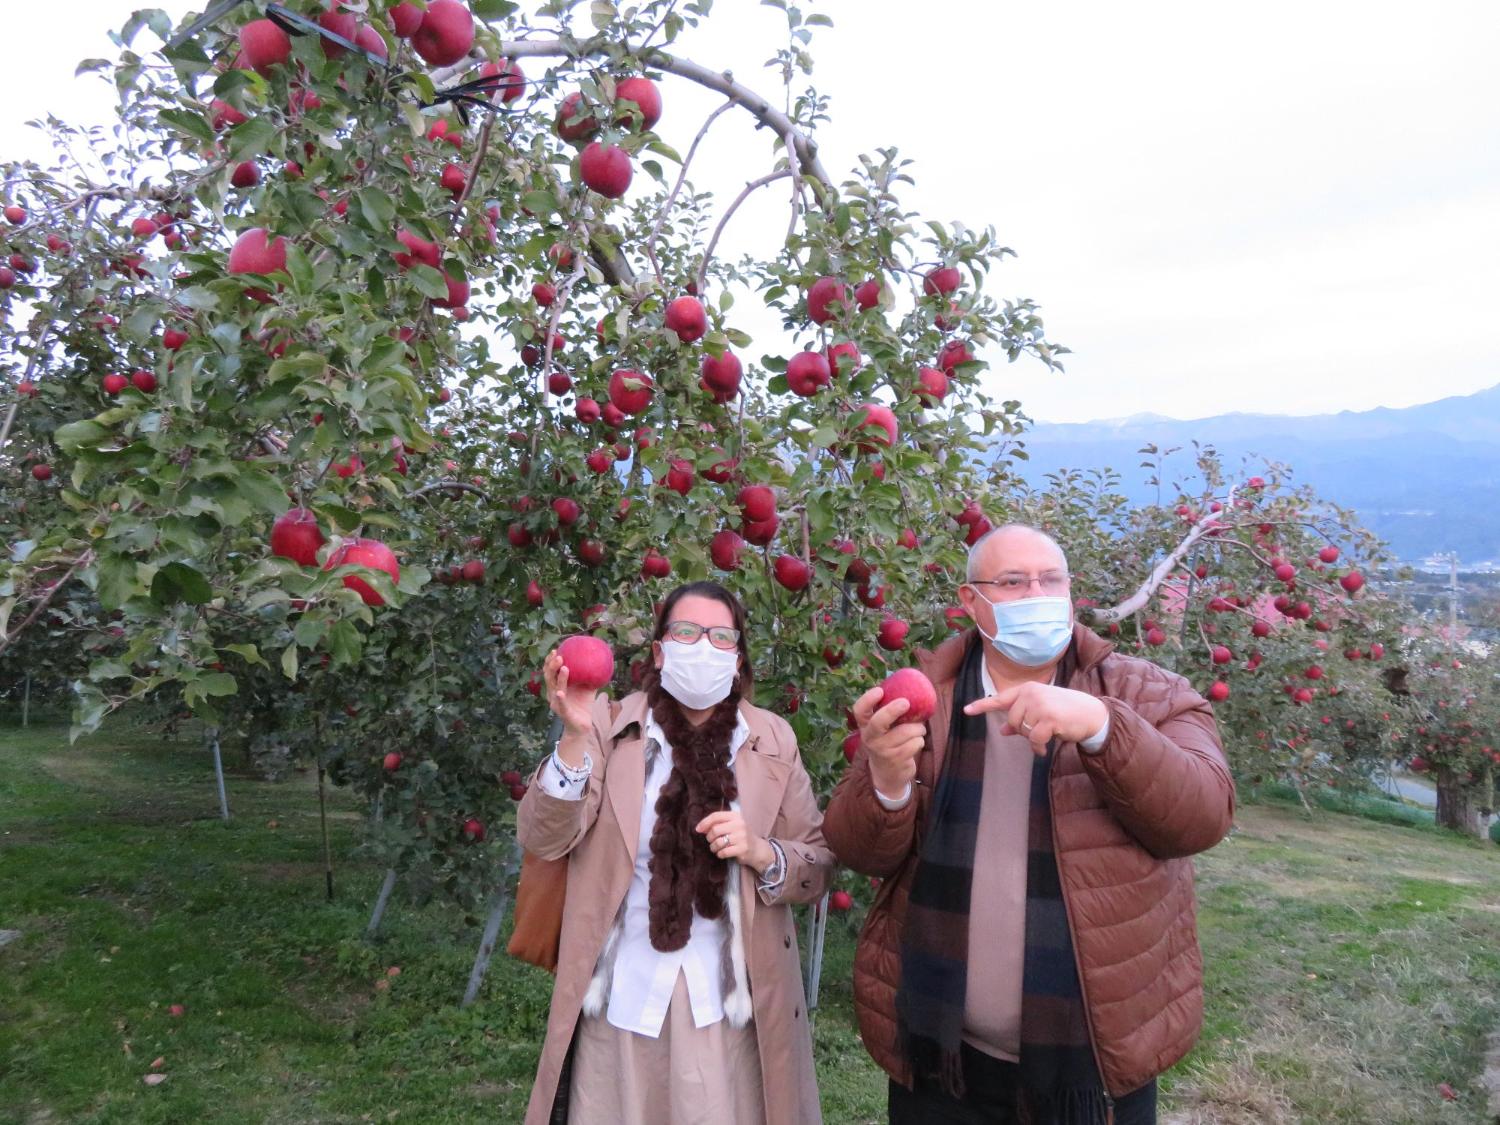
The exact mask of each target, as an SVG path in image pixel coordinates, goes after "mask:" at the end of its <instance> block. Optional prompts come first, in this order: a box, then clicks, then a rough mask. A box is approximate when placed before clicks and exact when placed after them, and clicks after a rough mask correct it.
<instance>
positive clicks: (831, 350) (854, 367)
mask: <svg viewBox="0 0 1500 1125" xmlns="http://www.w3.org/2000/svg"><path fill="white" fill-rule="evenodd" d="M861 362H863V361H862V358H861V356H860V354H859V345H858V344H856V343H854V342H853V341H851V340H843V341H841V342H839V343H837V344H830V345H829V347H828V367H829V370H831V371H832V372H833V373H834V374H835V375H852V374H854V373H855V372H856V371H858V370H859V368H860V364H861Z"/></svg>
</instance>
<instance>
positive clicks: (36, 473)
mask: <svg viewBox="0 0 1500 1125" xmlns="http://www.w3.org/2000/svg"><path fill="white" fill-rule="evenodd" d="M31 479H32V480H40V481H49V480H51V479H52V466H51V465H47V464H41V465H33V466H31Z"/></svg>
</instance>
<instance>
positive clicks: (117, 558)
mask: <svg viewBox="0 0 1500 1125" xmlns="http://www.w3.org/2000/svg"><path fill="white" fill-rule="evenodd" d="M95 574H96V581H97V586H96V592H97V593H98V595H99V604H100V605H101V606H103V607H104V608H105V609H119V608H120V607H121V606H123V605H124V604H125V603H126V602H127V601H129V600H130V599H131V598H133V597H135V595H136V594H138V593H140V591H141V583H140V579H139V576H138V575H137V573H136V564H135V560H134V559H130V558H126V557H125V556H124V555H100V556H99V563H98V566H97V567H96V568H95Z"/></svg>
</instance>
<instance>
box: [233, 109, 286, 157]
mask: <svg viewBox="0 0 1500 1125" xmlns="http://www.w3.org/2000/svg"><path fill="white" fill-rule="evenodd" d="M275 139H276V126H275V124H273V123H272V121H271V119H270V116H269V115H265V116H261V117H252V118H250V120H249V121H242V122H240V123H239V124H238V125H236V126H235V127H234V128H233V129H231V130H229V162H230V163H231V164H238V163H240V162H241V161H242V160H249V159H251V158H252V157H255V156H259V155H261V153H263V152H266V151H267V150H269V149H270V147H271V142H272V141H274V140H275Z"/></svg>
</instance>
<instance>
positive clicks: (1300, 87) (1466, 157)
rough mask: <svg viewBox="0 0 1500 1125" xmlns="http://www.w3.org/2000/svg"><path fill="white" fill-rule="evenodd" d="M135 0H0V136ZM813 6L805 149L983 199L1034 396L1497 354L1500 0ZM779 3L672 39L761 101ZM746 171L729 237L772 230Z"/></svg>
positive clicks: (728, 10) (1344, 403)
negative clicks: (888, 156)
mask: <svg viewBox="0 0 1500 1125" xmlns="http://www.w3.org/2000/svg"><path fill="white" fill-rule="evenodd" d="M137 6H138V5H136V4H134V3H131V2H129V0H125V2H121V0H62V2H61V3H53V4H25V5H22V4H7V5H6V31H5V34H4V36H3V37H0V73H3V74H5V75H6V83H5V85H6V88H7V94H8V97H7V112H6V113H5V115H4V119H3V121H0V149H3V151H5V152H6V153H7V154H8V155H40V154H41V151H42V148H41V145H40V144H39V142H38V140H37V139H35V138H34V137H30V136H28V135H27V134H28V132H29V131H28V130H26V129H25V128H24V127H23V126H22V124H21V123H22V122H23V121H24V120H26V119H27V118H30V117H34V116H37V115H39V114H42V113H44V112H47V111H49V110H50V111H52V112H54V113H57V114H58V115H59V116H66V117H70V118H73V119H81V118H82V119H91V120H96V121H97V120H103V119H104V117H105V115H106V113H107V105H108V93H107V91H106V90H105V89H104V88H103V87H102V86H101V85H99V84H98V83H97V80H92V79H80V80H75V79H73V77H72V72H73V67H74V64H75V63H76V62H77V60H78V59H80V58H83V57H86V56H91V55H101V54H109V53H112V51H111V49H110V47H109V44H108V42H107V40H106V39H105V37H104V31H105V30H106V29H107V28H109V27H118V26H119V25H120V24H121V23H123V22H124V20H125V18H127V16H128V15H129V12H130V11H131V10H132V9H133V8H135V7H137ZM160 6H163V7H166V8H167V9H168V10H169V11H172V12H174V13H178V14H180V13H181V12H183V11H184V10H187V9H188V8H190V7H192V8H199V7H201V6H202V5H201V3H199V4H193V5H189V4H185V3H177V2H172V0H167V2H165V3H162V4H161V5H160ZM817 7H818V10H822V11H825V12H827V13H828V14H830V15H832V16H833V18H834V21H835V25H836V26H835V27H834V28H833V29H831V30H829V29H820V30H819V32H818V36H817V38H816V39H815V40H814V43H813V46H812V50H813V53H814V55H815V57H816V59H817V71H816V74H815V75H814V81H815V83H816V85H817V86H818V88H819V90H820V91H822V92H823V93H825V94H828V95H831V96H832V98H833V105H832V113H833V118H834V121H833V125H832V127H828V128H825V129H824V130H823V131H822V132H821V134H820V140H821V143H822V146H823V158H824V163H825V165H826V166H827V167H828V168H829V169H830V171H831V172H833V173H834V174H835V175H836V176H837V175H840V174H841V173H842V172H843V171H844V170H845V169H847V168H849V167H850V166H852V164H853V162H854V159H855V156H856V154H857V153H858V152H861V151H870V150H873V149H874V148H876V147H877V146H890V145H894V146H896V147H898V148H900V149H901V151H902V153H903V154H904V155H906V156H909V157H911V158H913V159H914V160H915V161H916V166H915V169H914V173H915V175H916V178H917V188H916V189H915V191H913V192H912V193H911V195H910V197H909V202H910V205H911V206H912V208H913V209H915V210H917V211H919V212H920V213H921V214H922V215H923V216H924V217H930V218H938V219H944V220H952V219H959V220H962V221H964V222H966V223H968V224H969V225H971V226H974V227H983V226H986V225H993V226H994V227H995V228H996V230H997V232H998V233H999V235H1000V237H1001V239H1002V240H1003V241H1004V242H1005V243H1006V244H1007V245H1009V246H1011V247H1012V248H1013V249H1015V250H1016V251H1017V253H1018V254H1019V259H1017V260H1012V261H1008V262H1007V263H1006V265H1005V266H1004V267H1003V268H1002V269H1000V270H999V271H997V272H995V273H993V274H992V275H991V281H990V289H991V292H992V293H993V295H994V296H996V297H997V298H1004V297H1007V296H1029V297H1031V298H1033V299H1035V300H1036V301H1038V302H1039V303H1040V304H1041V305H1042V306H1043V314H1044V316H1045V318H1046V321H1047V326H1048V332H1049V335H1051V336H1052V337H1053V338H1054V339H1056V340H1057V341H1059V342H1061V343H1064V344H1066V345H1068V346H1069V347H1071V348H1072V349H1073V350H1074V353H1075V354H1074V355H1072V356H1070V357H1068V359H1067V367H1068V371H1067V374H1065V375H1049V374H1048V373H1047V372H1046V371H1045V369H1043V368H1042V367H1041V366H1040V365H1039V364H1037V363H1034V362H1027V361H1024V360H1023V361H1020V362H1018V363H1017V364H1015V365H1007V364H1005V363H1004V359H1003V357H994V356H991V357H988V358H990V359H991V360H992V361H996V362H997V366H996V368H995V372H994V374H992V375H991V376H990V378H991V379H992V380H993V389H994V390H995V391H996V392H997V393H1002V394H1004V395H1005V396H1006V397H1016V398H1019V399H1020V400H1021V401H1022V404H1023V406H1024V408H1025V409H1026V410H1027V411H1028V413H1030V414H1031V415H1032V416H1033V417H1036V418H1038V419H1043V420H1049V421H1082V420H1086V419H1093V418H1112V417H1122V416H1125V415H1130V414H1135V413H1141V412H1153V413H1160V414H1167V415H1171V416H1174V417H1182V418H1190V417H1199V416H1203V415H1208V414H1217V413H1222V412H1226V411H1231V410H1253V411H1270V412H1278V413H1296V414H1309V413H1319V412H1323V411H1332V410H1340V409H1356V410H1359V409H1368V408H1371V407H1375V406H1381V405H1385V406H1404V405H1409V404H1412V403H1417V402H1425V401H1430V400H1432V399H1435V398H1440V397H1442V396H1444V395H1450V394H1466V393H1470V392H1472V391H1476V390H1479V389H1481V388H1483V387H1487V386H1491V385H1493V384H1495V383H1497V382H1500V331H1497V324H1500V317H1497V312H1496V310H1497V308H1500V113H1497V106H1500V64H1497V62H1496V60H1497V58H1500V6H1497V5H1495V4H1493V3H1489V2H1485V3H1480V2H1474V3H1465V2H1458V0H1443V2H1441V3H1434V4H1425V5H1412V4H1410V3H1403V4H1396V3H1383V2H1378V0H1377V2H1373V3H1372V2H1368V0H1366V2H1360V3H1332V2H1323V3H1317V4H1308V3H1306V2H1305V0H1304V2H1299V3H1260V4H1257V5H1255V6H1253V7H1249V8H1247V7H1244V6H1230V5H1222V4H1204V3H1202V2H1201V0H1195V2H1193V3H1176V2H1174V3H1144V4H1135V5H1122V4H1119V3H1117V2H1109V3H1094V2H1090V3H1082V2H1079V3H1066V2H1059V3H1051V4H1024V5H1023V4H1019V3H1013V2H1008V0H1002V2H998V3H984V4H981V3H979V2H978V0H924V2H923V3H921V4H911V3H901V4H897V3H893V2H890V0H825V2H824V3H822V4H820V5H818V6H817ZM585 8H586V5H585ZM60 18H62V19H63V24H62V25H61V26H63V27H65V28H66V31H67V33H68V37H65V36H64V35H62V34H60V24H59V19H60ZM784 26H785V25H784V23H783V22H782V16H781V14H780V13H778V12H776V11H774V10H773V9H768V8H763V7H761V6H759V5H758V4H756V3H754V2H753V0H719V2H718V4H717V6H716V11H715V14H714V17H713V20H712V22H711V24H710V25H708V26H706V27H705V28H702V29H700V30H699V31H697V32H694V33H691V34H690V36H689V38H688V39H687V40H686V42H685V43H684V44H683V48H684V49H683V53H685V54H690V55H692V57H694V58H696V59H697V60H698V61H700V62H703V63H705V64H707V65H709V66H712V67H713V68H715V69H733V70H734V71H735V73H736V76H737V77H739V78H740V79H742V80H743V81H746V82H747V83H749V84H751V85H754V86H756V87H757V88H759V89H762V90H764V91H765V92H766V93H767V94H768V95H771V96H773V100H776V101H779V100H780V95H779V90H778V88H777V86H776V84H775V83H774V80H773V79H772V76H771V75H770V74H769V73H768V72H765V71H763V70H762V69H761V64H762V63H763V62H764V61H765V60H766V59H767V58H769V56H770V55H771V53H772V51H774V50H775V48H776V46H777V44H778V43H779V42H780V41H781V40H782V39H783V38H784ZM140 42H141V45H143V46H145V45H148V44H149V45H154V43H155V41H154V38H153V37H152V36H151V35H150V33H149V32H145V33H142V36H141V40H140ZM664 95H665V99H666V112H665V115H664V118H663V121H662V123H661V124H660V125H659V126H658V131H659V132H660V133H662V134H663V135H664V136H665V137H666V138H667V139H668V140H669V141H670V142H672V143H674V144H676V145H677V146H678V147H679V148H680V149H684V150H685V149H686V146H687V144H688V143H689V141H690V140H691V139H692V135H693V133H694V132H696V130H697V127H698V124H699V123H700V122H701V121H702V119H703V116H704V115H705V114H706V113H707V111H708V110H710V109H711V108H712V107H713V106H714V105H715V104H716V101H717V99H716V97H714V96H710V95H706V94H700V93H699V92H698V91H696V90H691V89H688V88H686V87H685V84H684V83H681V82H680V81H677V80H668V81H667V82H666V83H664ZM725 121H726V124H727V127H725V128H723V129H721V130H720V131H718V133H717V134H716V136H715V137H713V138H711V141H710V143H709V144H708V145H707V146H705V149H704V152H703V155H702V157H700V161H701V162H702V170H701V174H700V175H699V176H695V179H697V180H699V182H700V184H701V186H706V187H712V188H714V189H715V190H716V191H718V192H719V193H720V194H721V195H723V196H725V197H726V198H727V197H732V195H733V194H734V193H735V192H736V191H737V190H738V188H739V186H740V185H742V184H743V183H744V181H745V180H746V179H748V178H752V177H753V176H755V175H757V174H759V172H760V171H763V170H764V167H759V168H757V167H756V166H755V165H753V164H747V162H746V159H747V154H754V153H757V152H762V151H768V149H766V148H764V147H762V146H764V145H765V138H764V135H763V134H760V135H757V134H754V133H752V132H751V131H750V130H749V129H748V128H747V127H746V126H745V125H744V124H742V123H728V122H727V118H726V119H725ZM768 191H769V192H773V193H774V194H775V198H769V197H768V198H766V199H765V200H763V201H761V202H760V203H759V205H758V206H759V209H757V208H756V207H751V208H748V209H747V211H746V212H745V213H744V215H743V218H742V219H741V220H737V223H736V229H735V232H734V235H733V237H732V239H731V248H736V247H737V248H746V247H749V246H751V245H753V244H754V240H755V239H756V238H757V237H759V236H760V235H761V232H764V236H765V237H769V238H779V237H780V232H781V231H782V230H784V227H785V221H786V220H785V206H786V202H785V199H784V198H783V193H782V192H781V190H780V188H779V187H774V188H771V189H768ZM747 327H751V326H747ZM752 330H753V327H752ZM752 354H754V355H759V354H761V349H753V350H752Z"/></svg>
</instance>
